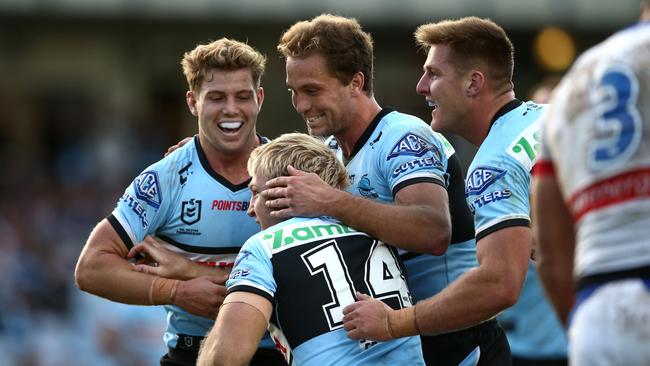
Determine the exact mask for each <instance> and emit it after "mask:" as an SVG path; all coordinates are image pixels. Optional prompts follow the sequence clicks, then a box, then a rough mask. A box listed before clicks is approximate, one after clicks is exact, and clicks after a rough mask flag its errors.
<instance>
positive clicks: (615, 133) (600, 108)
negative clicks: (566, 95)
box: [589, 65, 642, 171]
mask: <svg viewBox="0 0 650 366" xmlns="http://www.w3.org/2000/svg"><path fill="white" fill-rule="evenodd" d="M638 96H639V82H638V80H637V78H636V75H634V72H633V70H631V69H630V68H629V67H627V66H625V65H617V66H614V67H609V68H608V69H606V70H605V72H604V73H603V76H602V78H601V79H600V82H599V84H598V85H597V86H596V88H595V89H594V92H593V93H592V96H591V97H592V98H591V100H592V103H593V105H594V106H595V109H596V113H597V116H598V121H596V136H595V137H594V139H593V140H592V141H591V145H590V154H589V156H590V164H589V165H590V169H591V170H592V171H598V170H601V169H603V168H607V167H612V166H616V165H618V164H619V163H623V162H625V161H626V160H627V159H628V158H629V157H630V156H632V154H634V152H635V151H636V150H637V148H638V147H639V143H640V142H641V133H642V124H641V123H642V121H641V116H640V114H639V111H638V109H637V106H636V104H637V99H638Z"/></svg>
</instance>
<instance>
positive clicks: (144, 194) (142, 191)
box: [133, 171, 162, 208]
mask: <svg viewBox="0 0 650 366" xmlns="http://www.w3.org/2000/svg"><path fill="white" fill-rule="evenodd" d="M133 188H134V190H135V196H136V197H137V198H138V199H141V200H143V201H145V202H146V203H147V204H149V206H151V207H154V208H160V203H161V202H162V195H161V193H160V185H159V184H158V174H157V173H156V172H154V171H146V172H144V173H142V174H140V175H139V176H138V177H137V178H135V180H134V181H133Z"/></svg>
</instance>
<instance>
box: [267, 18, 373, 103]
mask: <svg viewBox="0 0 650 366" xmlns="http://www.w3.org/2000/svg"><path fill="white" fill-rule="evenodd" d="M278 51H280V53H281V54H282V55H283V56H284V57H296V58H302V57H308V56H311V55H312V54H315V53H317V54H319V55H321V56H323V57H324V58H325V63H326V65H327V68H328V71H329V72H330V73H332V75H334V77H336V78H337V79H338V80H339V81H340V82H341V83H342V84H343V85H348V84H349V83H350V81H352V77H353V76H354V74H356V73H357V72H361V73H362V74H363V77H364V79H365V82H364V85H363V91H364V92H365V93H366V94H367V95H372V78H373V71H372V69H373V60H374V56H373V46H372V37H371V36H370V34H369V33H366V32H364V31H363V29H362V28H361V25H360V24H359V22H357V20H356V19H354V18H345V17H341V16H337V15H332V14H322V15H319V16H317V17H315V18H314V19H312V20H304V21H300V22H297V23H295V24H294V25H292V26H291V28H289V29H288V30H287V31H286V32H284V34H283V35H282V37H280V42H279V43H278Z"/></svg>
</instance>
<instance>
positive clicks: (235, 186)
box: [194, 135, 251, 192]
mask: <svg viewBox="0 0 650 366" xmlns="http://www.w3.org/2000/svg"><path fill="white" fill-rule="evenodd" d="M194 143H196V151H197V153H198V154H199V161H200V162H201V166H203V169H204V170H205V171H206V172H207V173H208V174H209V175H210V176H211V177H212V178H214V179H216V181H217V182H219V183H221V184H222V185H223V186H224V187H226V188H228V189H230V190H231V191H232V192H237V191H241V190H242V189H245V188H248V183H250V181H251V179H250V178H248V179H247V180H246V181H245V182H243V183H239V184H233V183H231V182H230V181H229V180H228V179H226V178H224V177H223V176H222V175H221V174H219V173H217V172H215V171H214V169H212V167H211V166H210V163H209V162H208V157H207V156H205V152H203V148H202V147H201V143H200V142H199V136H198V135H196V136H194Z"/></svg>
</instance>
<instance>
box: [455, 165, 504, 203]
mask: <svg viewBox="0 0 650 366" xmlns="http://www.w3.org/2000/svg"><path fill="white" fill-rule="evenodd" d="M505 174H506V171H505V170H503V169H497V168H493V167H489V166H479V167H477V168H476V169H474V170H473V171H472V174H470V175H469V176H468V177H467V183H466V185H465V197H469V196H471V195H477V194H481V193H483V191H485V189H486V188H487V187H489V186H490V185H492V183H494V182H496V181H497V180H499V179H501V177H503V176H504V175H505Z"/></svg>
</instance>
